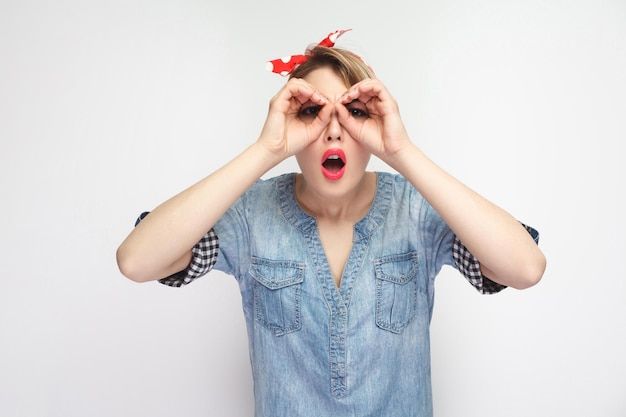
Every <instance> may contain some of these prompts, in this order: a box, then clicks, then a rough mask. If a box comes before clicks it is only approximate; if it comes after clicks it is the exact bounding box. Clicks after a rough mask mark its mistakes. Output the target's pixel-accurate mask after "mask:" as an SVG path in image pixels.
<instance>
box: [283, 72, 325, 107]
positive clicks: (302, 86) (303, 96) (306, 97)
mask: <svg viewBox="0 0 626 417" xmlns="http://www.w3.org/2000/svg"><path fill="white" fill-rule="evenodd" d="M286 90H287V94H289V95H290V97H289V98H295V99H296V100H297V101H298V102H299V103H300V104H301V105H302V104H304V103H306V102H307V101H312V102H313V103H315V104H319V105H324V104H326V103H328V100H327V99H326V97H324V96H323V95H322V94H320V93H319V92H318V91H317V90H316V89H315V88H314V87H313V86H312V85H311V84H309V83H308V82H306V81H304V80H303V79H301V78H293V79H291V80H289V81H288V82H287V84H286Z"/></svg>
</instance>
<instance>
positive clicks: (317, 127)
mask: <svg viewBox="0 0 626 417" xmlns="http://www.w3.org/2000/svg"><path fill="white" fill-rule="evenodd" d="M327 103H328V100H327V99H326V98H325V97H323V96H322V95H321V94H320V93H318V92H317V91H316V90H315V89H314V88H313V86H311V85H310V84H309V83H307V82H306V81H304V80H303V79H298V78H293V79H291V80H289V81H288V82H287V83H286V84H285V85H284V86H283V88H281V89H280V91H278V93H277V94H276V95H275V96H274V97H273V98H272V99H271V100H270V108H269V112H268V115H267V119H266V120H265V124H264V126H263V130H262V131H261V135H260V137H259V140H258V142H259V143H261V144H262V145H263V146H265V147H266V148H267V149H269V150H270V152H272V153H273V154H275V155H276V156H277V157H278V158H279V159H280V160H283V159H285V158H287V157H289V156H291V155H295V154H296V153H298V152H299V151H301V150H302V149H304V148H305V147H306V146H308V145H309V144H310V143H311V142H313V141H314V140H316V139H317V138H318V137H319V135H320V134H321V133H322V130H323V129H324V128H325V127H326V125H327V124H328V119H329V113H330V111H331V110H332V109H331V108H330V107H331V106H326V104H327ZM307 109H310V111H309V112H308V113H307V114H306V115H304V116H305V117H301V116H303V114H302V113H303V112H305V111H306V110H307Z"/></svg>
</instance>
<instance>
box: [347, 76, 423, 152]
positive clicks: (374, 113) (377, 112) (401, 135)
mask: <svg viewBox="0 0 626 417" xmlns="http://www.w3.org/2000/svg"><path fill="white" fill-rule="evenodd" d="M339 104H341V106H337V107H338V110H337V112H338V116H339V122H340V123H341V125H342V126H343V127H344V128H345V129H346V130H347V131H348V133H349V134H350V136H352V138H354V139H355V140H356V141H358V142H360V143H362V144H363V145H364V146H365V147H367V148H368V149H369V151H370V152H371V153H372V154H374V155H375V156H377V157H378V158H380V159H382V160H383V161H384V162H386V163H388V164H389V163H390V162H391V161H392V160H393V158H394V156H395V155H396V154H397V153H398V152H401V151H402V150H403V149H405V148H406V147H407V146H411V145H412V143H411V140H410V139H409V136H408V134H407V132H406V129H405V127H404V123H403V122H402V119H401V117H400V110H399V108H398V103H397V102H396V101H395V99H394V98H393V97H392V96H391V94H389V92H388V91H387V88H386V87H385V86H384V85H383V84H382V83H381V82H380V81H379V80H376V79H367V80H363V81H361V82H359V83H357V84H355V85H353V86H352V87H351V88H350V89H349V90H348V91H346V93H345V94H344V95H343V96H342V97H341V98H340V99H339Z"/></svg>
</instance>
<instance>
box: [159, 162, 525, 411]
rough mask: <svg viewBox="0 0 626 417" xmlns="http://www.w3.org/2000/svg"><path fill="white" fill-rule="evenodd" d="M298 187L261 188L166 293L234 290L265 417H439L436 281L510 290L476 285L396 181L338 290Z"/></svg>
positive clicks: (440, 229)
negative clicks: (189, 286)
mask: <svg viewBox="0 0 626 417" xmlns="http://www.w3.org/2000/svg"><path fill="white" fill-rule="evenodd" d="M294 181H295V174H285V175H282V176H279V177H275V178H272V179H269V180H259V181H258V182H257V183H256V184H255V185H253V186H252V187H251V188H250V189H249V190H248V191H247V192H246V193H245V194H244V195H243V196H242V197H241V198H240V199H239V200H238V201H237V202H236V203H235V204H234V205H233V206H232V207H231V208H230V209H229V210H228V211H227V212H226V213H225V214H224V216H223V217H222V218H221V219H220V220H219V222H218V223H217V224H216V225H215V226H214V228H213V229H212V230H211V231H210V232H209V233H208V234H207V236H206V237H205V238H204V239H203V241H201V242H199V244H198V245H196V247H195V248H194V257H193V260H192V263H191V265H190V267H189V268H188V269H187V270H185V271H181V273H179V274H175V275H174V276H172V277H168V278H166V279H164V280H162V281H161V282H162V283H164V284H168V285H172V286H180V285H183V284H186V283H188V282H191V281H193V280H194V279H196V278H197V277H199V276H201V275H203V274H204V273H206V272H208V270H209V269H211V267H214V268H216V269H218V270H220V271H223V272H225V273H227V274H230V275H233V276H234V277H235V278H236V279H237V282H238V283H239V287H240V290H241V296H242V304H243V311H244V316H245V320H246V324H247V332H248V341H249V351H250V358H251V363H252V373H253V378H254V396H255V413H256V414H255V415H256V416H258V417H286V416H289V417H296V416H301V417H326V416H328V417H330V416H332V417H342V416H355V417H356V416H358V417H366V416H376V417H382V416H401V417H411V416H415V417H430V416H432V395H431V378H430V342H429V325H430V320H431V315H432V309H433V299H434V278H435V276H436V275H437V274H438V272H439V271H440V270H441V268H442V267H443V266H444V265H451V266H453V267H457V268H458V269H460V270H461V271H462V272H463V274H464V275H465V276H466V278H467V279H468V280H469V281H470V283H472V285H474V286H475V287H476V288H477V289H478V290H479V291H481V292H483V293H491V292H497V291H499V290H501V289H502V288H504V287H503V286H501V285H499V284H496V283H494V282H491V281H489V280H488V279H487V278H484V277H482V276H480V272H479V271H480V267H479V265H478V263H477V261H476V260H475V258H473V257H472V256H471V254H469V253H468V252H467V250H466V249H465V248H464V247H463V246H462V244H461V243H460V242H459V241H458V240H457V239H456V237H455V235H454V233H453V232H452V231H451V230H450V228H449V227H448V226H447V225H446V223H444V222H443V220H442V219H441V217H440V216H439V215H438V214H437V213H436V212H435V211H434V209H433V208H432V207H431V206H430V205H429V204H428V203H427V202H426V200H425V199H424V198H423V197H422V196H421V195H420V194H419V193H418V192H417V190H416V189H415V188H414V187H413V186H412V185H411V184H409V183H408V182H407V181H406V180H405V179H404V178H403V177H401V176H399V175H393V174H388V173H377V191H376V196H375V198H374V201H373V203H372V206H371V208H370V210H369V211H368V213H367V214H366V216H365V217H364V218H363V219H361V220H360V221H359V222H358V223H357V224H355V226H354V234H353V247H352V251H351V253H350V256H349V258H348V260H347V263H346V266H345V269H344V271H343V277H342V280H341V286H340V287H337V285H336V284H335V281H334V279H333V276H332V274H331V271H330V268H329V265H328V261H327V259H326V256H325V253H324V249H323V247H322V244H321V241H320V237H319V234H318V229H317V223H316V220H315V218H313V217H311V216H310V215H309V214H307V213H305V212H304V211H303V210H302V208H301V207H300V206H299V205H298V203H297V201H296V197H295V190H294ZM527 229H528V230H529V232H530V233H531V234H534V235H533V236H534V237H535V238H536V237H537V233H536V231H534V229H531V228H527ZM218 242H219V243H218ZM218 247H219V248H218Z"/></svg>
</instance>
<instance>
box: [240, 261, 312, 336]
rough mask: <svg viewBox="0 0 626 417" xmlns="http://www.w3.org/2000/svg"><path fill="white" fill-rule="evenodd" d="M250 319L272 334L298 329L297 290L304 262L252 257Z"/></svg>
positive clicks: (298, 293)
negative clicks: (252, 297)
mask: <svg viewBox="0 0 626 417" xmlns="http://www.w3.org/2000/svg"><path fill="white" fill-rule="evenodd" d="M251 261H252V264H251V265H250V269H249V273H250V275H251V276H252V277H253V278H254V279H255V283H254V319H255V320H256V321H257V322H258V323H260V324H262V325H263V326H264V327H266V328H267V329H269V330H271V331H272V332H273V333H274V335H276V336H282V335H284V334H287V333H291V332H295V331H297V330H300V328H301V327H302V323H301V320H300V291H301V287H302V281H303V280H304V263H300V262H293V261H273V260H269V259H263V258H254V257H253V258H252V260H251Z"/></svg>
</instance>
